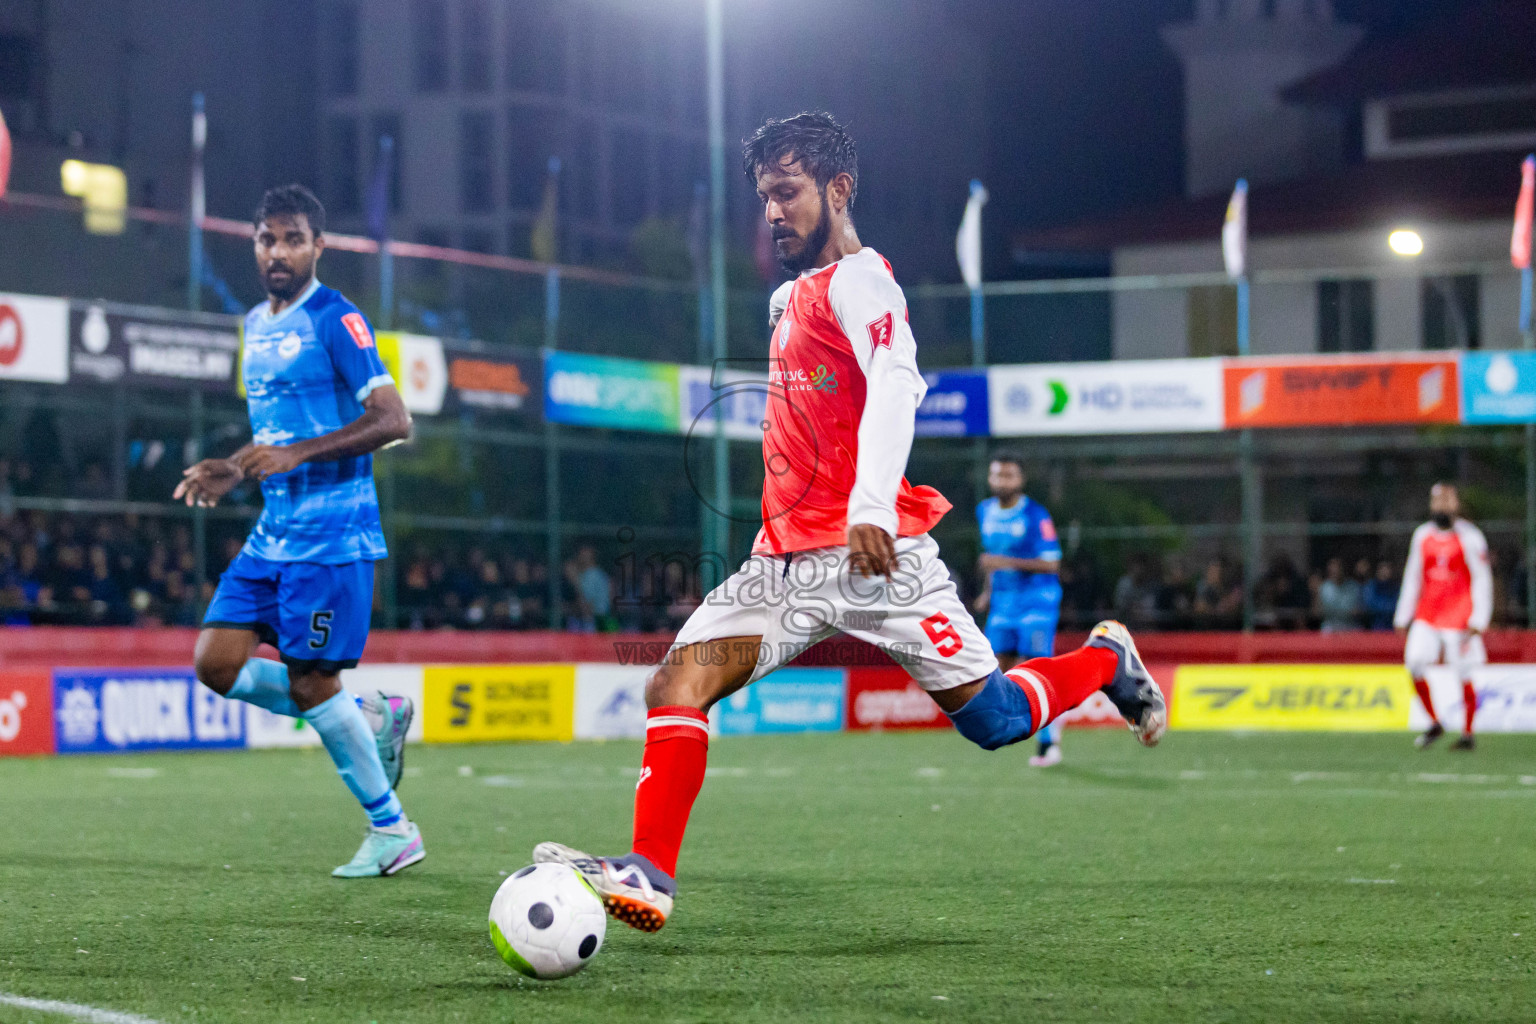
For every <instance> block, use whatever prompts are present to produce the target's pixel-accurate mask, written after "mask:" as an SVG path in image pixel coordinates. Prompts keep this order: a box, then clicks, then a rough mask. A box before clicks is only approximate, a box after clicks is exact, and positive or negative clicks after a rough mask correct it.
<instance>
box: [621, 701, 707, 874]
mask: <svg viewBox="0 0 1536 1024" xmlns="http://www.w3.org/2000/svg"><path fill="white" fill-rule="evenodd" d="M707 760H709V717H708V716H707V715H705V714H704V712H702V711H700V710H699V709H698V708H690V707H681V706H674V707H663V708H652V709H651V710H650V713H649V714H647V715H646V720H645V756H644V758H643V759H642V760H641V762H640V782H639V783H638V784H637V785H636V786H635V840H634V844H633V846H632V847H631V849H633V850H634V852H636V853H638V854H640V855H641V856H643V857H645V858H646V859H647V860H649V861H650V862H651V863H652V864H654V865H656V866H657V867H658V868H661V870H663V871H665V872H666V873H667V874H669V875H672V876H673V877H676V875H677V851H678V850H680V849H681V848H682V845H683V832H684V830H685V829H687V828H688V813H689V812H690V811H692V810H693V801H694V798H695V797H697V796H698V795H699V789H700V788H701V787H703V785H704V763H705V762H706V761H707Z"/></svg>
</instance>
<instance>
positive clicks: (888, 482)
mask: <svg viewBox="0 0 1536 1024" xmlns="http://www.w3.org/2000/svg"><path fill="white" fill-rule="evenodd" d="M871 255H873V254H871ZM827 298H828V300H829V301H830V303H831V305H832V311H833V313H835V314H836V316H837V319H838V322H839V324H840V325H841V326H842V328H843V334H844V335H846V336H847V338H848V342H849V344H850V345H852V346H853V354H854V357H855V358H856V359H858V361H859V369H861V370H863V371H864V380H865V392H864V413H863V416H862V418H861V419H860V420H859V455H858V464H857V469H856V472H855V477H854V484H853V491H852V493H851V494H850V495H849V497H848V525H849V526H853V525H855V524H858V523H868V524H871V525H873V526H878V527H879V528H880V529H882V530H884V531H885V532H886V533H887V534H888V535H890V536H891V537H893V538H894V537H895V536H896V533H897V516H896V494H897V492H898V490H899V489H900V487H901V478H902V475H903V474H904V473H905V472H906V469H907V456H908V455H910V454H911V452H912V435H913V431H914V429H915V425H916V418H917V407H918V405H919V404H921V402H922V400H923V396H924V395H925V394H927V392H928V385H927V384H926V383H924V381H923V375H922V374H921V373H920V372H919V371H918V369H917V340H916V339H915V338H914V337H913V336H912V329H911V327H909V326H908V325H907V301H906V298H905V296H903V295H902V293H901V288H900V287H899V286H898V285H897V284H896V281H895V279H894V278H892V277H891V275H890V272H889V271H888V270H886V268H885V264H884V261H883V260H881V259H880V258H879V257H878V256H874V258H873V259H868V258H866V259H854V260H849V261H848V262H846V263H845V264H844V265H842V266H840V267H838V268H837V271H836V273H835V275H834V276H833V278H832V283H831V285H830V286H829V287H828V289H827Z"/></svg>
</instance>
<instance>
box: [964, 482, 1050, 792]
mask: <svg viewBox="0 0 1536 1024" xmlns="http://www.w3.org/2000/svg"><path fill="white" fill-rule="evenodd" d="M987 487H988V488H989V489H990V490H991V491H992V497H990V498H988V499H987V500H986V501H983V502H982V503H981V504H980V505H977V506H976V518H977V520H978V521H979V522H980V524H981V550H982V552H983V554H982V556H981V559H980V562H979V568H980V569H981V573H982V588H981V593H980V594H979V595H977V597H976V602H975V608H976V611H978V612H981V613H984V614H985V615H986V616H987V629H986V632H987V639H988V640H989V641H990V642H991V644H992V649H993V650H994V651H996V652H997V662H998V667H999V668H1001V669H1002V670H1003V671H1005V672H1006V671H1007V670H1008V669H1010V668H1012V667H1013V666H1014V665H1016V664H1018V663H1019V662H1020V661H1022V660H1024V659H1026V658H1049V657H1050V656H1051V655H1053V654H1054V653H1055V646H1056V622H1057V620H1058V619H1059V618H1060V617H1061V580H1060V579H1059V578H1058V576H1057V573H1058V571H1059V570H1060V568H1061V544H1060V542H1059V541H1058V540H1057V539H1056V526H1055V524H1054V523H1052V522H1051V514H1050V513H1049V512H1047V511H1046V510H1045V506H1044V505H1041V504H1040V503H1039V502H1037V501H1031V500H1030V499H1029V498H1028V497H1027V496H1026V495H1025V494H1024V466H1023V464H1022V463H1021V462H1020V461H1019V457H1018V456H1016V455H1011V454H1008V453H1004V452H999V453H998V454H996V455H994V456H992V461H991V462H990V463H989V464H988V466H987ZM1038 739H1039V742H1040V750H1039V753H1037V754H1036V755H1035V756H1034V757H1031V758H1030V759H1029V763H1030V764H1032V765H1034V766H1035V767H1036V768H1046V767H1049V766H1051V765H1053V764H1060V763H1061V722H1060V721H1059V720H1058V721H1055V722H1052V723H1051V724H1050V725H1049V726H1048V727H1046V728H1044V729H1041V730H1040V732H1039V734H1038Z"/></svg>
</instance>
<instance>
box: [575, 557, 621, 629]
mask: <svg viewBox="0 0 1536 1024" xmlns="http://www.w3.org/2000/svg"><path fill="white" fill-rule="evenodd" d="M565 578H566V580H567V581H568V582H569V583H570V584H571V586H572V587H573V588H574V589H575V591H576V601H575V605H576V607H575V615H573V616H572V618H571V621H572V622H573V623H574V624H573V625H568V626H567V628H568V629H570V630H571V631H572V632H576V633H592V632H596V631H597V630H599V629H602V630H605V631H606V630H608V629H610V628H611V623H610V622H609V614H610V613H611V612H612V610H613V583H612V581H611V580H610V579H609V578H608V574H607V573H606V572H604V571H603V570H602V567H601V566H599V565H598V564H597V549H596V548H594V547H593V546H592V545H590V544H583V545H582V546H581V547H580V548H579V549H578V550H577V552H576V557H575V558H573V559H572V560H571V561H569V562H567V563H566V564H565Z"/></svg>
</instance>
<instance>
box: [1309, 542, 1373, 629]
mask: <svg viewBox="0 0 1536 1024" xmlns="http://www.w3.org/2000/svg"><path fill="white" fill-rule="evenodd" d="M1363 607H1364V605H1363V600H1362V597H1361V592H1360V583H1359V581H1358V580H1355V579H1352V578H1350V577H1349V576H1347V575H1345V573H1344V559H1342V558H1338V557H1334V558H1330V559H1328V568H1327V571H1326V574H1325V575H1324V577H1323V580H1322V582H1321V583H1320V584H1319V585H1318V588H1317V603H1316V605H1315V606H1314V608H1313V614H1314V615H1316V616H1317V618H1318V619H1319V620H1321V629H1322V631H1323V632H1324V633H1344V632H1348V631H1350V630H1356V629H1359V628H1360V615H1361V612H1362V611H1363Z"/></svg>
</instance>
